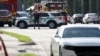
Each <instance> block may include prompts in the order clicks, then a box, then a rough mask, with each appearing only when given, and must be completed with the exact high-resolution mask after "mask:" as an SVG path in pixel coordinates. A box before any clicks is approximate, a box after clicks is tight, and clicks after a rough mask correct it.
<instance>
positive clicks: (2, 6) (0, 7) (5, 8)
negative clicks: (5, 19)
mask: <svg viewBox="0 0 100 56" xmlns="http://www.w3.org/2000/svg"><path fill="white" fill-rule="evenodd" d="M0 9H4V10H8V4H0Z"/></svg>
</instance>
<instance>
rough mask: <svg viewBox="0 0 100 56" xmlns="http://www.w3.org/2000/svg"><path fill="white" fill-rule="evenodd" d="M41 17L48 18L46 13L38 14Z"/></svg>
mask: <svg viewBox="0 0 100 56" xmlns="http://www.w3.org/2000/svg"><path fill="white" fill-rule="evenodd" d="M39 14H40V16H41V17H49V15H48V14H47V13H39Z"/></svg>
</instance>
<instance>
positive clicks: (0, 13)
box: [0, 11, 8, 16]
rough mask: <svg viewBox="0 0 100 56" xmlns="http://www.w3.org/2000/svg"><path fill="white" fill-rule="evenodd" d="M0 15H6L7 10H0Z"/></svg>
mask: <svg viewBox="0 0 100 56" xmlns="http://www.w3.org/2000/svg"><path fill="white" fill-rule="evenodd" d="M0 16H8V12H7V11H0Z"/></svg>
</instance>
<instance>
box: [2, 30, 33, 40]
mask: <svg viewBox="0 0 100 56" xmlns="http://www.w3.org/2000/svg"><path fill="white" fill-rule="evenodd" d="M0 32H1V33H3V34H7V35H9V36H12V37H16V38H17V39H18V40H19V41H20V42H30V41H32V40H31V39H30V37H28V36H25V35H21V34H17V33H13V32H7V31H3V30H0Z"/></svg>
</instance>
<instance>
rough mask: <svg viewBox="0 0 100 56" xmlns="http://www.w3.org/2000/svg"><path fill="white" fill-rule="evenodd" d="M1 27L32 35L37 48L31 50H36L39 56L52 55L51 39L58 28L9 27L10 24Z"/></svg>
mask: <svg viewBox="0 0 100 56" xmlns="http://www.w3.org/2000/svg"><path fill="white" fill-rule="evenodd" d="M0 29H1V30H6V31H10V32H15V33H19V34H23V35H27V36H30V38H31V39H32V40H33V41H34V42H35V43H36V45H35V46H33V47H36V49H37V50H36V49H30V50H31V51H33V52H36V53H37V54H38V55H39V56H50V40H51V37H52V36H53V35H54V34H55V33H56V30H57V29H49V28H48V27H41V29H38V28H37V29H33V27H29V28H28V29H19V28H16V27H11V28H9V27H8V26H5V27H1V28H0Z"/></svg>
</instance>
